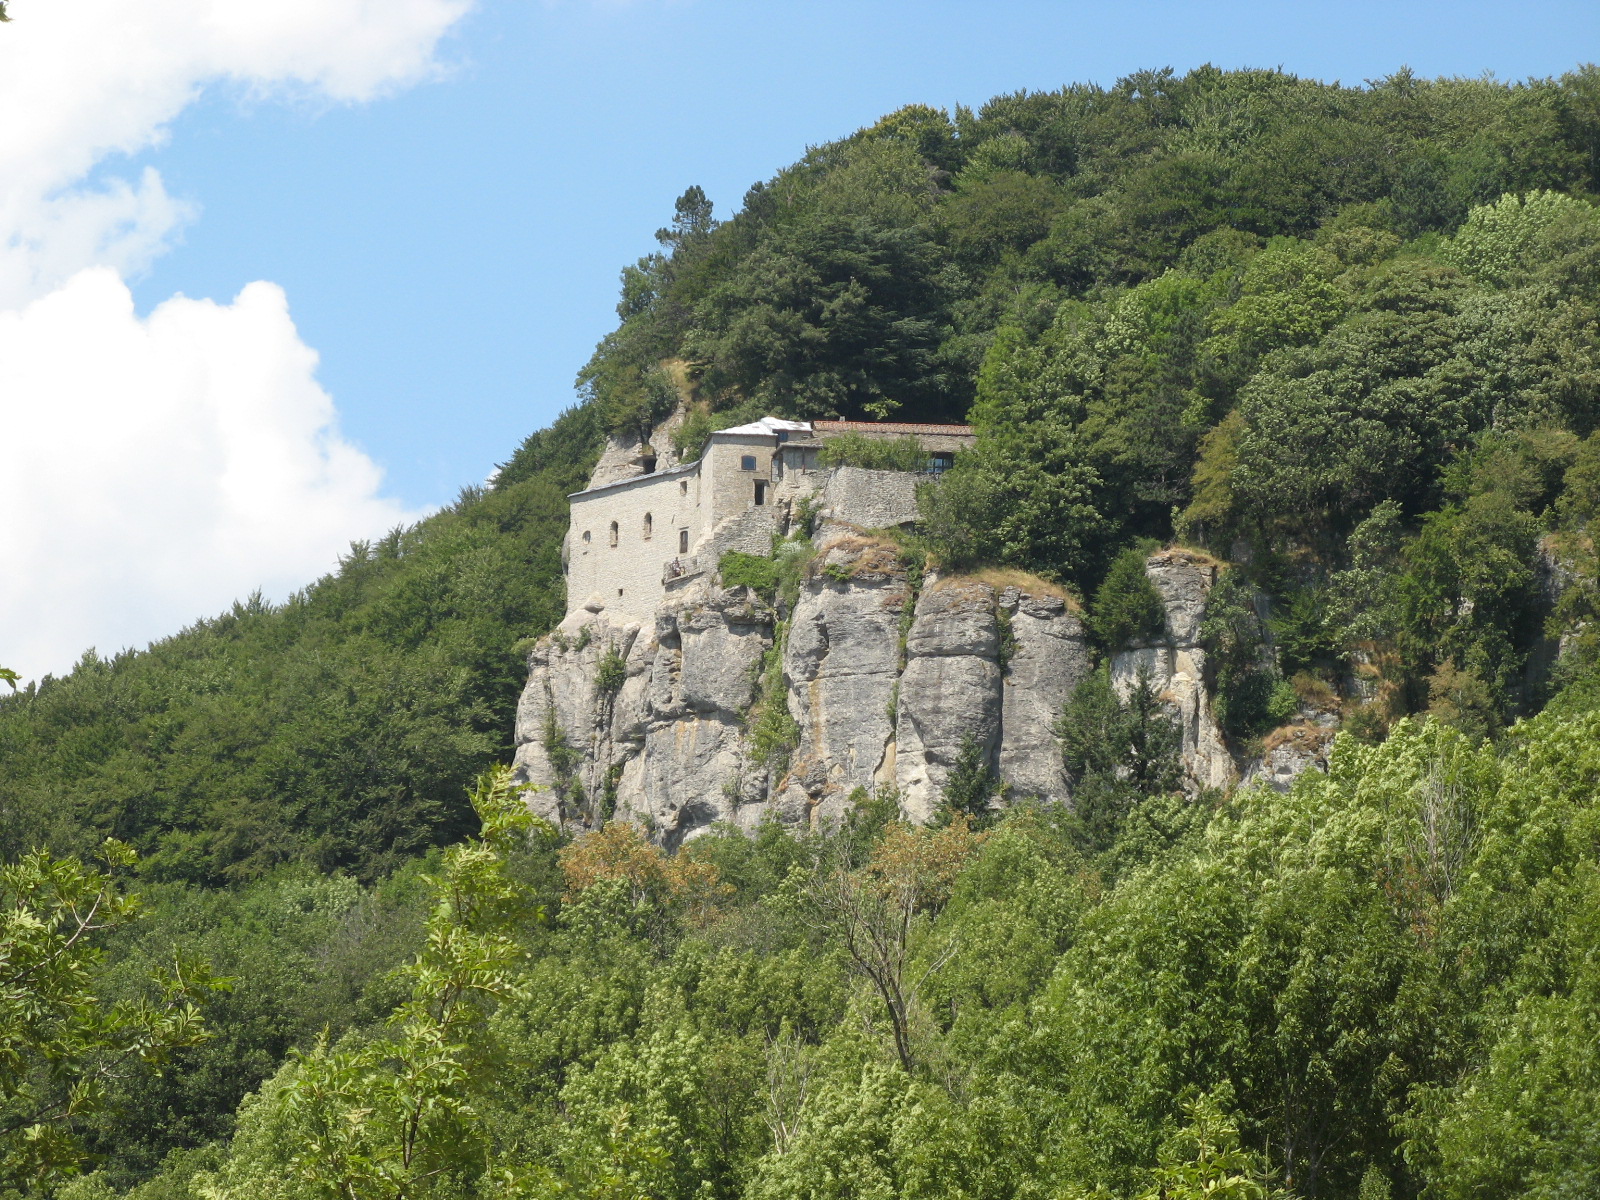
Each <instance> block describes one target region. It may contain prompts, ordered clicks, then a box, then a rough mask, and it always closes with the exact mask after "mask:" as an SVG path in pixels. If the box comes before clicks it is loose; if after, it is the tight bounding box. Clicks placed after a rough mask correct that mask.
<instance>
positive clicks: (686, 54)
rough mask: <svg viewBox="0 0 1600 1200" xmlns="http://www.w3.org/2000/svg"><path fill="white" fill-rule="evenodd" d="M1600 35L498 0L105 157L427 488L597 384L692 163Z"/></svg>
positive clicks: (691, 176) (402, 475) (210, 289)
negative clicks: (628, 270)
mask: <svg viewBox="0 0 1600 1200" xmlns="http://www.w3.org/2000/svg"><path fill="white" fill-rule="evenodd" d="M1597 35H1600V5H1596V4H1594V3H1593V2H1592V0H1590V2H1589V3H1540V4H1508V3H1476V4H1475V3H1456V4H1449V5H1444V4H1418V3H1384V4H1373V3H1347V4H1287V3H1276V4H1265V3H1236V4H1228V5H1214V4H1213V5H1202V4H1105V3H1100V4H1078V3H1039V2H1015V3H938V2H926V0H925V2H920V3H909V2H893V3H891V2H872V0H857V2H855V3H833V2H817V3H804V4H801V3H754V2H750V0H745V2H734V0H675V2H654V0H632V2H620V0H619V2H612V3H605V2H577V0H567V2H561V0H552V2H549V3H539V2H531V0H483V2H482V3H481V4H480V5H479V7H478V8H477V10H476V11H475V12H474V13H472V14H471V15H469V16H467V17H466V18H465V20H463V21H462V22H460V23H459V24H458V25H457V26H456V27H455V29H454V31H453V32H452V33H451V34H450V35H449V36H448V37H447V38H446V40H445V41H444V42H443V43H442V46H441V48H440V51H439V57H440V59H441V60H442V61H443V62H444V63H445V64H446V70H445V72H444V73H443V75H442V76H441V77H440V78H438V79H436V80H435V81H432V82H427V83H424V84H421V85H417V86H413V87H410V88H409V89H407V90H402V91H400V92H398V94H395V95H392V96H390V97H389V98H386V99H381V100H378V101H376V102H372V103H365V104H360V105H346V104H340V103H337V102H330V101H328V100H325V99H307V100H304V101H302V102H296V103H287V104H286V103H283V102H282V101H281V100H279V99H269V100H251V99H248V98H244V97H242V96H241V92H240V89H238V88H230V87H226V86H217V85H212V86H211V87H209V88H208V89H207V91H206V92H205V94H204V97H203V99H202V100H201V102H200V103H198V104H195V105H192V106H190V107H189V108H188V109H187V110H186V111H184V112H183V114H182V115H181V116H180V117H179V118H178V119H177V120H176V121H175V122H174V123H173V124H172V125H171V127H170V137H169V138H168V140H167V141H166V143H165V144H164V145H162V146H159V147H157V148H155V149H152V150H148V151H146V152H144V153H142V154H139V155H137V156H135V157H134V158H133V159H132V160H131V163H130V160H128V159H125V158H124V159H114V160H111V161H110V162H109V163H108V164H106V169H109V170H111V171H114V172H117V173H119V174H126V173H128V170H129V168H130V165H131V166H132V167H134V168H137V167H140V166H143V165H145V164H150V165H154V166H156V167H157V168H158V169H159V170H160V172H161V175H162V176H163V178H164V179H165V182H166V188H167V190H168V192H170V193H172V194H174V195H176V196H177V197H179V198H181V199H183V200H186V201H188V202H190V203H191V204H193V205H195V206H196V208H197V215H196V216H195V217H194V219H193V220H192V221H191V222H189V223H188V224H187V225H186V226H185V227H184V229H183V231H182V233H181V235H180V239H181V240H180V241H179V243H178V244H177V245H176V247H175V248H174V249H172V250H170V251H169V252H167V253H166V254H164V255H162V256H161V257H159V258H157V259H156V261H155V263H154V265H153V266H152V267H151V268H150V269H149V270H148V271H147V272H145V273H144V274H143V275H142V276H137V277H135V278H134V279H133V281H132V282H133V286H134V294H135V296H136V298H137V300H138V303H139V305H140V308H141V311H144V310H148V309H149V308H151V307H153V306H155V305H157V304H159V303H160V302H161V301H163V300H165V299H167V298H168V297H170V296H172V295H173V294H174V293H180V292H181V293H184V294H186V295H189V296H195V297H213V298H216V299H217V300H219V301H226V300H229V299H231V298H232V297H233V296H234V295H235V293H236V292H238V290H239V289H240V288H241V287H242V286H243V285H245V284H246V283H248V282H250V281H252V280H257V279H265V280H271V281H274V282H276V283H277V284H279V285H281V286H282V287H283V288H284V290H285V291H286V293H287V296H288V302H289V306H290V313H291V315H292V317H293V320H294V322H295V325H296V327H297V328H298V330H299V334H300V337H301V338H302V339H303V340H304V341H305V343H306V344H308V345H309V346H311V347H312V348H314V349H315V350H317V351H318V352H319V353H320V355H321V365H320V369H319V372H318V377H319V379H320V381H321V382H322V384H323V385H324V387H326V388H327V390H328V391H329V392H331V394H332V396H333V398H334V401H335V403H336V404H337V406H338V411H339V414H340V422H341V426H342V429H343V431H344V433H345V435H346V436H347V437H348V438H349V439H350V440H351V441H353V442H354V443H356V444H357V445H358V446H359V447H361V448H362V449H364V450H365V451H366V452H367V453H368V454H370V455H371V456H372V457H373V458H374V459H375V460H376V461H377V462H378V464H379V465H380V466H381V467H382V468H383V469H384V470H385V472H386V483H385V486H384V490H385V492H387V493H388V494H390V495H392V496H394V497H395V498H397V499H398V500H400V501H402V502H403V503H404V504H405V505H406V506H407V507H408V508H411V509H416V508H419V507H422V506H427V505H433V504H439V503H443V502H446V501H448V500H450V499H451V498H453V496H454V495H455V493H456V491H457V489H458V488H459V487H460V486H461V485H463V484H467V483H472V482H476V481H478V480H481V479H482V478H483V477H484V476H485V474H486V473H487V472H488V471H489V470H490V469H491V468H492V466H493V464H494V463H495V462H496V461H498V460H502V459H503V458H504V457H505V456H506V455H507V454H509V453H510V451H511V450H512V449H513V448H514V447H515V446H516V444H517V443H518V442H519V441H520V439H521V438H522V437H523V436H525V435H526V434H527V433H528V432H530V431H531V430H532V429H534V428H537V427H538V426H541V425H543V424H545V423H547V422H548V421H549V420H550V418H551V417H553V416H554V415H555V413H556V412H558V411H559V410H560V409H561V408H562V407H564V406H566V405H567V404H570V403H571V402H572V400H573V391H572V380H573V376H574V374H575V372H576V371H577V369H578V368H579V367H580V366H581V365H582V364H583V362H584V361H585V360H586V358H587V357H588V354H589V352H590V350H591V349H592V348H593V345H594V343H595V341H596V340H597V339H598V338H599V337H600V336H601V335H603V334H604V333H605V332H606V331H607V330H608V329H609V328H611V326H612V324H613V320H614V317H613V311H612V305H613V304H614V302H615V293H616V277H617V272H618V270H619V269H620V268H621V267H622V265H623V264H624V263H626V262H630V261H632V260H633V259H634V258H635V257H637V256H638V255H640V254H642V253H645V252H647V251H649V250H650V249H652V247H653V242H652V238H651V234H652V232H653V231H654V230H655V228H656V227H657V226H658V225H661V224H663V223H664V222H665V220H666V218H667V217H668V215H669V214H670V211H671V205H672V201H673V199H674V197H676V196H677V195H678V194H679V193H680V192H681V191H682V190H683V189H684V188H685V187H686V186H687V185H689V184H693V183H698V184H700V185H702V186H703V187H705V188H706V190H707V191H708V193H709V194H710V195H711V196H712V198H713V199H714V201H715V202H716V205H717V208H718V211H719V214H720V215H722V216H727V215H728V214H729V213H730V212H731V211H732V210H733V209H734V208H736V207H737V205H738V202H739V199H740V197H741V196H742V195H743V193H744V191H745V189H746V188H747V187H748V186H749V185H750V184H751V183H752V182H754V181H756V180H758V179H763V178H766V177H768V176H770V175H771V174H772V173H773V172H774V171H775V170H776V169H778V168H779V167H781V166H783V165H784V164H786V163H788V162H790V161H792V160H793V159H794V158H796V157H797V156H798V155H799V154H800V153H801V152H802V150H803V149H804V147H805V146H806V145H807V144H808V143H816V142H820V141H825V140H828V139H831V138H834V137H838V136H841V135H843V134H846V133H848V132H850V131H851V130H853V129H855V128H857V127H859V126H861V125H863V124H866V123H869V122H871V121H872V120H874V119H876V118H877V117H878V116H880V115H882V114H883V113H885V112H888V111H890V110H892V109H894V108H896V107H899V106H900V105H902V104H905V103H910V102H921V103H928V104H933V105H937V106H940V107H947V108H948V107H950V106H953V105H954V104H957V103H966V104H971V105H977V104H980V103H981V102H982V101H983V100H985V99H986V98H988V97H989V96H991V95H994V94H996V93H999V92H1004V91H1014V90H1016V89H1019V88H1029V89H1048V88H1054V87H1058V86H1060V85H1062V84H1064V83H1068V82H1073V81H1080V80H1092V81H1097V82H1100V83H1105V84H1110V83H1112V82H1113V81H1115V80H1116V79H1117V78H1118V77H1119V76H1121V75H1124V74H1127V73H1128V72H1130V71H1133V70H1136V69H1140V68H1143V67H1160V66H1168V65H1170V66H1173V67H1175V68H1177V69H1179V70H1180V71H1181V70H1183V69H1186V68H1188V67H1192V66H1196V65H1198V64H1200V63H1204V62H1208V61H1209V62H1214V63H1217V64H1219V65H1222V66H1228V67H1235V66H1282V67H1284V68H1286V69H1288V70H1290V71H1294V72H1296V73H1299V74H1303V75H1308V76H1315V77H1319V78H1324V79H1334V78H1337V79H1342V80H1344V81H1346V82H1355V81H1359V80H1361V79H1365V78H1373V77H1377V76H1381V75H1384V74H1387V73H1389V72H1391V71H1393V70H1394V69H1395V68H1397V67H1399V66H1401V65H1402V64H1406V65H1409V66H1410V67H1412V69H1414V70H1416V71H1417V72H1419V73H1421V74H1425V75H1437V74H1465V75H1477V74H1480V73H1482V72H1484V71H1492V72H1494V73H1495V74H1497V75H1499V76H1501V77H1504V78H1521V77H1525V76H1528V75H1545V74H1552V73H1559V72H1561V71H1563V70H1565V69H1568V68H1570V67H1572V66H1574V65H1576V64H1577V63H1578V62H1580V61H1583V60H1584V59H1586V58H1591V59H1592V58H1594V57H1596V53H1597V48H1600V37H1597Z"/></svg>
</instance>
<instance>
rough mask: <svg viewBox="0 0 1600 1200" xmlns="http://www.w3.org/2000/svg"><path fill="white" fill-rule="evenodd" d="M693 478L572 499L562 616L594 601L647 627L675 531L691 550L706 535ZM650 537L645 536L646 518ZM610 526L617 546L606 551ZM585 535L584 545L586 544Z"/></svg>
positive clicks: (671, 475) (634, 481) (674, 547)
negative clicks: (682, 535) (684, 535)
mask: <svg viewBox="0 0 1600 1200" xmlns="http://www.w3.org/2000/svg"><path fill="white" fill-rule="evenodd" d="M700 486H701V485H700V477H699V474H698V472H696V471H695V470H694V468H693V467H692V466H690V467H688V468H684V469H682V470H680V471H672V472H667V473H664V474H663V473H657V474H654V475H640V476H635V477H633V478H631V479H627V480H624V481H622V482H621V483H617V484H614V485H612V486H610V487H608V488H605V489H603V490H600V491H589V492H579V493H578V494H577V495H576V496H574V497H573V498H572V519H571V525H570V527H569V532H568V535H567V546H566V556H567V608H568V610H569V611H574V610H577V609H579V608H581V607H582V606H583V605H584V604H587V603H589V602H590V601H591V600H595V599H598V600H599V601H601V602H603V603H604V604H605V606H606V608H607V609H608V610H610V611H613V612H620V613H626V614H627V615H628V616H630V617H632V618H633V619H635V620H638V621H653V620H654V619H655V612H656V608H657V606H659V605H660V603H661V598H662V586H661V579H662V574H663V572H664V570H665V567H666V564H667V563H669V562H671V561H672V560H673V559H674V558H677V557H681V555H680V552H679V549H678V547H679V545H680V540H679V534H680V531H687V533H688V538H687V541H688V544H689V545H690V546H691V547H693V546H694V545H695V543H696V542H698V541H699V540H700V539H701V537H702V536H703V535H704V534H705V532H706V529H705V519H704V510H703V507H702V506H701V504H700ZM647 516H648V517H649V519H650V536H649V537H646V536H645V518H646V517H647ZM613 521H614V522H616V526H617V544H616V545H615V546H613V545H612V544H611V523H612V522H613ZM585 535H587V537H586V536H585Z"/></svg>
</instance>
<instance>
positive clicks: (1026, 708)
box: [998, 586, 1093, 801]
mask: <svg viewBox="0 0 1600 1200" xmlns="http://www.w3.org/2000/svg"><path fill="white" fill-rule="evenodd" d="M998 603H999V612H1000V613H1001V614H1004V615H1005V616H1006V617H1008V618H1009V621H1010V629H1009V638H1008V639H1007V644H1006V645H1004V646H1003V649H1004V650H1005V651H1006V663H1005V666H1006V670H1005V678H1004V683H1003V685H1002V688H1001V702H1000V703H1001V708H1000V733H1001V736H1000V753H999V767H1000V776H1001V778H1002V779H1004V780H1005V781H1006V782H1007V783H1008V784H1010V785H1011V791H1012V794H1013V795H1014V796H1034V797H1037V798H1039V799H1041V800H1046V801H1065V800H1067V798H1068V789H1067V779H1066V775H1065V773H1064V772H1063V769H1062V765H1061V754H1060V748H1059V740H1058V736H1057V733H1056V727H1057V725H1058V723H1059V721H1060V718H1061V711H1062V709H1063V708H1064V707H1065V706H1066V703H1067V701H1068V699H1070V698H1071V696H1072V693H1073V690H1074V689H1075V688H1076V687H1077V686H1078V684H1079V683H1081V682H1082V681H1083V678H1084V676H1085V675H1087V674H1088V673H1089V671H1090V669H1091V667H1092V665H1093V656H1092V654H1091V653H1090V650H1089V639H1088V636H1087V634H1086V633H1085V632H1084V628H1083V622H1082V621H1080V620H1079V619H1078V618H1077V616H1076V615H1074V614H1073V612H1072V611H1071V609H1070V608H1069V607H1068V604H1067V599H1066V597H1065V596H1064V595H1054V594H1051V593H1049V592H1044V591H1039V590H1037V589H1036V591H1035V592H1025V591H1023V590H1022V589H1021V588H1019V587H1016V586H1010V587H1006V588H1004V589H1002V591H1001V592H1000V595H999V601H998Z"/></svg>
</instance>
